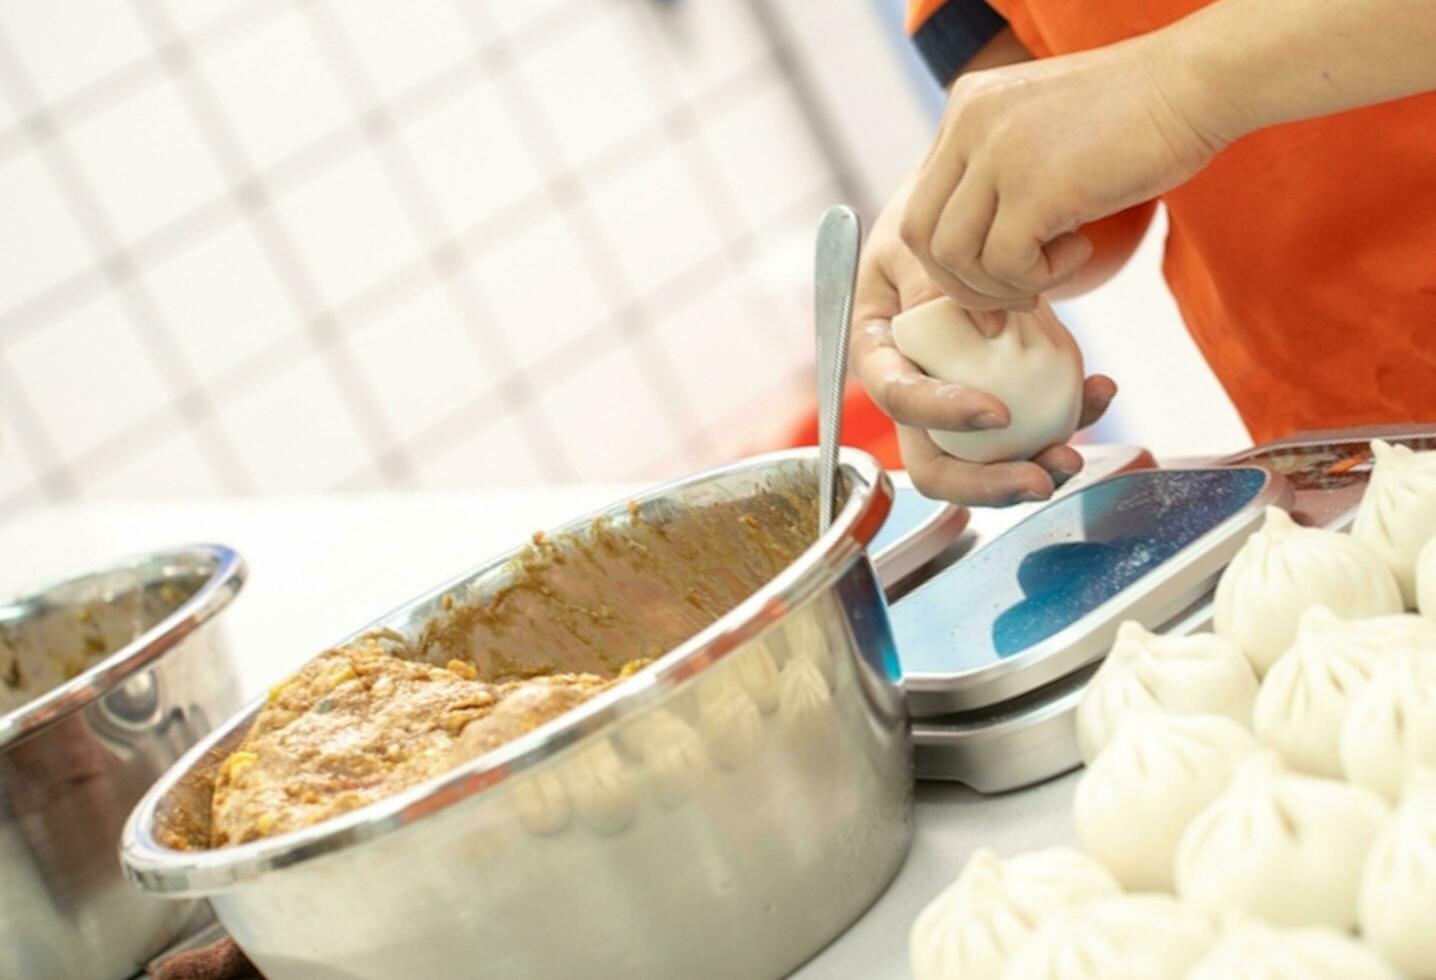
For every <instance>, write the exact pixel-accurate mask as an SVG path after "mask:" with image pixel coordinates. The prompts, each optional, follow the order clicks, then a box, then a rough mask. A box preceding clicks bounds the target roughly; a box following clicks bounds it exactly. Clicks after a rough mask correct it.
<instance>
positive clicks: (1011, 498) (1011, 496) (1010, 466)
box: [898, 426, 1056, 507]
mask: <svg viewBox="0 0 1436 980" xmlns="http://www.w3.org/2000/svg"><path fill="white" fill-rule="evenodd" d="M898 448H899V449H900V450H901V451H902V458H903V462H904V463H906V464H907V470H908V475H909V476H910V477H911V478H912V483H913V486H914V487H916V488H917V490H918V492H919V493H921V494H923V495H924V496H927V497H932V498H934V499H938V500H950V501H952V502H953V503H958V504H967V505H970V506H978V507H1003V506H1007V505H1009V504H1016V503H1024V502H1028V501H1034V500H1046V499H1047V498H1048V497H1050V496H1052V492H1053V490H1055V489H1056V484H1055V483H1054V482H1053V479H1052V476H1051V475H1050V474H1049V473H1048V472H1047V471H1046V470H1044V469H1043V468H1042V467H1041V466H1039V465H1037V464H1036V463H985V464H984V463H968V462H965V461H963V460H960V459H957V458H955V457H953V456H949V455H948V454H947V453H945V452H943V451H942V450H941V449H940V448H938V445H937V443H935V442H933V441H932V438H931V437H930V436H929V435H928V434H927V433H926V432H924V431H923V430H921V429H914V428H910V427H907V426H900V427H899V428H898Z"/></svg>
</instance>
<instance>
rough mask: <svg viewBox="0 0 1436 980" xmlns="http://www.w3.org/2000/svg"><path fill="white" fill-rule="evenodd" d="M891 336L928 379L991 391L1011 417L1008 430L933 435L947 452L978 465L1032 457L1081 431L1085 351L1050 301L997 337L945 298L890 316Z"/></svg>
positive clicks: (1016, 317)
mask: <svg viewBox="0 0 1436 980" xmlns="http://www.w3.org/2000/svg"><path fill="white" fill-rule="evenodd" d="M892 331H893V342H894V343H895V344H896V345H897V349H898V350H899V351H901V352H902V353H903V355H904V356H905V357H907V358H908V359H909V360H911V361H912V362H913V363H914V364H916V365H917V366H918V367H920V368H922V370H923V371H925V372H926V373H927V374H929V375H930V376H932V377H934V378H937V379H938V380H940V381H946V382H949V383H951V384H961V385H972V386H973V387H976V388H981V389H982V390H983V391H987V392H991V393H992V394H993V395H995V396H996V397H998V398H1000V399H1002V401H1003V402H1004V403H1005V404H1006V405H1007V408H1008V411H1009V412H1010V413H1011V416H1012V418H1011V422H1010V424H1009V425H1008V426H1007V427H1006V428H1003V429H989V430H986V431H981V432H944V431H940V430H937V429H933V430H931V431H929V433H928V434H929V435H931V436H932V439H933V441H934V442H936V443H937V444H938V446H940V447H941V448H942V449H943V451H944V452H947V453H951V454H952V455H953V456H956V457H957V458H958V459H965V460H970V461H971V462H974V463H995V462H998V461H1000V460H1009V459H1030V458H1031V457H1033V456H1035V455H1037V454H1038V453H1040V452H1041V451H1042V450H1044V449H1046V448H1047V447H1049V446H1054V445H1057V444H1058V443H1062V442H1066V441H1067V440H1068V439H1069V438H1071V436H1072V433H1074V432H1076V431H1077V420H1078V417H1079V416H1080V414H1081V412H1082V352H1081V351H1080V350H1078V349H1077V342H1076V341H1075V340H1073V339H1072V335H1071V334H1070V333H1068V332H1067V328H1066V327H1064V326H1062V324H1061V323H1060V322H1059V321H1058V320H1057V317H1056V316H1055V315H1054V314H1053V312H1052V308H1051V307H1050V306H1048V305H1047V303H1046V302H1045V301H1044V302H1043V303H1042V304H1041V305H1040V306H1039V307H1038V308H1037V311H1036V312H1034V313H1023V314H1012V315H1009V316H1008V318H1007V324H1006V326H1005V327H1004V328H1003V330H1002V332H1001V333H1000V334H998V335H997V336H996V337H988V336H986V335H985V334H983V332H982V331H981V330H979V329H977V325H976V324H975V323H973V322H972V318H971V317H970V316H968V314H967V313H966V312H965V311H964V310H962V309H961V308H960V307H959V306H957V304H955V303H953V301H952V300H950V299H948V298H947V297H945V296H944V297H942V298H941V299H935V300H932V301H931V302H928V303H923V304H922V305H921V306H915V307H913V308H912V309H910V310H907V311H905V312H903V313H900V314H898V315H897V316H895V317H893V321H892Z"/></svg>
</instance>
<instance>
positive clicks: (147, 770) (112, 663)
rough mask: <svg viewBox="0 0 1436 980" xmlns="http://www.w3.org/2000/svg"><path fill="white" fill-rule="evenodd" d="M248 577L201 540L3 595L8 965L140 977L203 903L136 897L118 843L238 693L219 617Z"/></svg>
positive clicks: (2, 931) (34, 971)
mask: <svg viewBox="0 0 1436 980" xmlns="http://www.w3.org/2000/svg"><path fill="white" fill-rule="evenodd" d="M243 580H244V564H243V562H242V561H241V560H240V558H239V556H238V555H236V554H235V553H234V552H233V551H230V550H229V549H228V548H222V547H219V546H216V545H197V546H194V547H188V548H182V549H178V550H176V551H171V552H163V553H158V554H152V555H146V556H144V557H141V558H137V559H133V560H131V561H128V562H124V563H122V564H119V565H117V566H115V567H112V568H109V569H106V570H105V571H101V572H97V573H95V574H91V575H86V576H83V577H81V578H75V579H71V580H69V581H66V582H62V583H59V584H56V585H52V586H50V587H48V588H43V589H39V590H36V591H34V592H31V593H29V594H26V595H22V596H16V597H13V598H9V599H0V699H3V700H0V711H5V710H6V709H7V708H10V709H13V710H9V711H8V713H5V714H0V977H25V978H29V977H47V978H48V977H66V978H68V977H94V978H98V980H120V978H124V977H132V976H134V975H135V973H136V972H138V971H139V970H140V968H141V967H142V966H143V964H144V963H145V961H146V960H147V959H148V958H149V957H150V956H152V955H154V954H155V953H157V952H158V951H159V950H161V949H163V948H164V947H165V946H167V945H169V943H170V942H172V941H173V940H174V939H176V938H178V936H179V935H180V933H181V932H182V931H183V930H184V929H185V928H186V926H187V924H188V922H189V921H190V917H191V914H192V913H193V912H194V911H195V910H194V909H193V908H192V907H191V906H192V904H193V903H180V904H176V903H173V902H164V901H159V900H157V899H153V898H149V897H146V896H142V895H136V894H135V893H134V890H133V889H132V888H130V887H129V886H128V884H127V883H126V882H125V877H124V875H123V873H122V872H121V870H120V864H119V861H118V860H117V858H116V854H115V848H116V844H117V843H118V841H119V839H120V831H121V829H122V828H123V826H124V822H125V818H126V817H127V816H129V814H130V811H131V810H133V809H134V806H135V803H136V802H137V801H138V800H139V799H140V797H141V795H142V794H143V793H144V792H145V790H147V789H148V788H149V787H150V785H151V784H152V783H153V782H154V781H155V779H156V778H158V777H159V776H160V775H161V774H163V773H164V772H165V770H167V769H168V768H169V767H170V766H171V765H172V764H173V763H174V762H175V760H176V759H178V758H179V757H180V755H181V754H182V753H183V752H184V751H185V750H186V749H188V748H190V747H191V746H192V745H194V744H195V742H197V741H198V740H199V738H200V737H201V736H203V735H205V734H207V733H208V732H209V731H210V730H211V729H212V728H213V727H214V726H215V725H216V724H217V723H218V722H220V721H221V720H223V719H225V718H227V717H229V716H230V715H231V714H232V713H233V712H234V711H235V710H236V709H237V708H238V706H239V705H240V703H241V701H240V696H239V685H238V683H237V680H236V678H235V677H234V675H233V673H232V669H231V667H230V664H229V662H228V660H227V658H226V657H225V656H223V655H222V651H221V650H220V649H219V646H218V639H217V634H216V624H215V617H216V616H217V615H218V613H219V612H220V610H222V609H224V607H225V606H227V605H228V604H229V602H230V600H232V599H233V598H234V597H235V595H236V594H237V593H238V592H239V589H240V586H241V584H242V583H243ZM67 675H69V676H68V679H66V677H67Z"/></svg>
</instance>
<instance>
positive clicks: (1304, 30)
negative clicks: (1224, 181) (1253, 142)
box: [1148, 0, 1436, 144]
mask: <svg viewBox="0 0 1436 980" xmlns="http://www.w3.org/2000/svg"><path fill="white" fill-rule="evenodd" d="M1148 37H1149V39H1151V40H1152V41H1153V42H1155V43H1154V44H1153V45H1152V47H1151V50H1152V52H1153V55H1154V63H1153V67H1154V71H1156V72H1158V73H1159V74H1160V75H1162V76H1163V78H1164V81H1165V82H1166V83H1168V84H1170V85H1171V86H1172V87H1173V89H1174V92H1173V94H1172V95H1171V97H1172V98H1173V100H1174V101H1176V102H1178V103H1180V105H1179V106H1178V108H1179V109H1180V111H1182V112H1184V113H1186V114H1189V116H1190V121H1191V122H1192V123H1193V124H1194V125H1196V126H1198V127H1199V128H1201V129H1204V130H1206V131H1207V132H1206V135H1207V136H1209V137H1210V138H1212V139H1213V141H1214V142H1217V143H1220V144H1225V143H1229V142H1231V141H1233V140H1235V139H1237V138H1239V137H1241V136H1243V135H1245V134H1247V133H1250V132H1252V131H1254V130H1257V129H1261V128H1264V127H1266V126H1272V125H1276V124H1278V123H1284V122H1293V121H1296V120H1299V119H1308V118H1311V117H1314V116H1322V115H1329V114H1331V113H1335V112H1342V111H1345V110H1347V109H1355V108H1359V107H1362V106H1367V105H1374V104H1376V103H1379V102H1386V101H1390V100H1392V99H1399V98H1403V97H1406V96H1409V95H1416V94H1419V93H1422V92H1428V91H1432V90H1436V0H1315V2H1313V0H1217V2H1215V3H1212V4H1210V5H1208V6H1206V7H1203V8H1202V9H1200V10H1198V11H1197V12H1195V13H1193V14H1192V15H1190V16H1189V17H1186V18H1184V19H1183V20H1181V21H1178V22H1177V23H1175V24H1173V25H1171V26H1170V27H1167V28H1164V29H1163V30H1161V31H1158V32H1157V33H1156V34H1154V35H1149V36H1148Z"/></svg>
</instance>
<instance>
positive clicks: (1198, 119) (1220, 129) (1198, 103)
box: [1134, 16, 1265, 154]
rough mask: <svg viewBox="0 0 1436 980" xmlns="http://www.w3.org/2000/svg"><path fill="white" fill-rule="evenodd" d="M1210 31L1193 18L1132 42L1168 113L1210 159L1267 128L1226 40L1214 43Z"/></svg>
mask: <svg viewBox="0 0 1436 980" xmlns="http://www.w3.org/2000/svg"><path fill="white" fill-rule="evenodd" d="M1214 26H1215V25H1213V24H1211V23H1210V22H1209V19H1208V18H1203V17H1200V16H1191V17H1186V18H1184V19H1182V20H1179V21H1177V22H1176V23H1174V24H1171V25H1168V26H1167V27H1164V28H1162V29H1161V30H1158V31H1154V32H1153V33H1151V34H1147V35H1143V36H1142V37H1139V38H1136V39H1134V43H1136V44H1137V46H1138V56H1139V58H1140V60H1141V61H1142V63H1143V66H1144V68H1145V70H1146V72H1147V75H1148V77H1149V78H1150V80H1151V82H1152V85H1153V87H1154V88H1155V89H1156V90H1157V92H1158V94H1159V96H1160V98H1161V100H1162V102H1163V103H1164V104H1165V106H1166V108H1167V110H1168V111H1169V112H1170V113H1171V114H1172V115H1173V116H1174V117H1175V119H1176V121H1177V123H1178V124H1179V125H1181V126H1183V127H1184V128H1185V129H1186V130H1187V131H1188V132H1190V133H1191V134H1192V135H1193V136H1194V137H1195V138H1196V139H1198V140H1199V141H1201V142H1202V143H1203V144H1204V145H1205V146H1206V147H1207V148H1208V149H1209V150H1210V152H1211V153H1213V154H1215V153H1216V152H1217V151H1219V150H1221V149H1224V148H1225V147H1226V146H1228V145H1230V144H1231V143H1233V142H1235V141H1236V140H1238V139H1240V138H1241V137H1243V136H1245V135H1246V134H1248V133H1250V132H1252V131H1253V130H1256V129H1260V128H1261V126H1262V125H1265V123H1263V122H1261V121H1259V119H1260V116H1259V107H1258V106H1257V105H1256V104H1254V102H1253V100H1252V99H1251V98H1250V97H1249V96H1250V93H1251V92H1253V91H1254V90H1255V89H1254V87H1253V86H1252V85H1251V84H1249V83H1248V81H1246V80H1244V79H1243V78H1242V72H1241V66H1240V64H1239V63H1238V61H1239V59H1238V58H1237V57H1235V54H1234V51H1233V46H1232V44H1231V40H1230V38H1228V39H1226V41H1225V43H1223V40H1222V38H1219V37H1217V38H1214V37H1213V30H1212V28H1213V27H1214Z"/></svg>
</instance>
